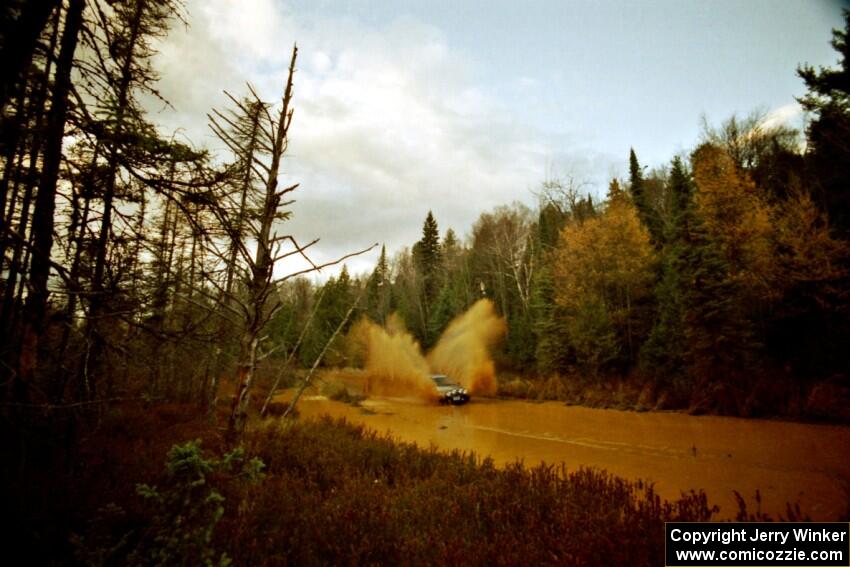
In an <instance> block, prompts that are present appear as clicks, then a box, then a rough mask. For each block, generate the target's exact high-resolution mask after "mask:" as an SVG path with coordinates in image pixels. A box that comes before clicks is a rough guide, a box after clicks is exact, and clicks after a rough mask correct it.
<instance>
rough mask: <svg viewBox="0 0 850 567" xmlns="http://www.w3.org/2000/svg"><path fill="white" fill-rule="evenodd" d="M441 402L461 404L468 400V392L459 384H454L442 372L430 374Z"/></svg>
mask: <svg viewBox="0 0 850 567" xmlns="http://www.w3.org/2000/svg"><path fill="white" fill-rule="evenodd" d="M431 380H433V381H434V386H435V388H436V390H437V396H438V398H439V400H440V403H441V404H453V405H461V404H465V403H466V402H468V401H469V392H467V391H466V388H464V387H463V386H461V385H460V384H455V383H454V382H452V381H451V380H449V377H448V376H446V375H444V374H435V375H433V376H431Z"/></svg>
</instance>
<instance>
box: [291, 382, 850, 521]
mask: <svg viewBox="0 0 850 567" xmlns="http://www.w3.org/2000/svg"><path fill="white" fill-rule="evenodd" d="M286 396H287V394H282V395H281V400H283V399H285V398H286ZM299 410H300V413H301V415H302V416H305V417H311V416H319V415H331V416H335V417H345V418H346V419H348V420H350V421H352V422H354V423H362V424H365V425H367V426H369V427H372V428H374V429H376V430H378V431H382V432H383V431H389V432H391V433H392V435H394V436H396V437H397V438H399V439H401V440H404V441H413V442H416V443H418V444H420V445H422V446H426V447H427V446H429V445H431V444H433V445H436V446H438V447H440V448H443V449H460V450H464V451H475V452H476V453H478V454H480V455H487V456H490V457H492V458H493V459H494V460H495V461H496V463H497V464H505V463H508V462H513V461H515V460H517V459H520V460H522V461H523V462H525V463H526V464H528V465H534V464H537V463H539V462H541V461H545V462H547V463H560V462H564V463H566V464H567V466H569V467H579V466H594V467H600V468H604V469H606V470H608V471H609V472H611V473H613V474H615V475H618V476H622V477H625V478H629V479H637V478H641V479H648V480H651V481H653V482H655V483H656V486H657V488H658V490H659V492H660V493H661V495H662V496H664V497H666V498H674V497H677V496H678V495H679V493H680V492H681V491H687V490H690V489H691V488H704V489H705V490H706V492H707V493H708V496H709V499H710V501H712V502H714V503H717V504H718V505H720V506H721V513H720V517H721V518H724V517H727V518H728V517H731V516H733V515H734V514H735V513H736V512H737V506H736V504H735V497H734V492H733V491H735V490H737V491H739V492H740V493H741V494H742V495H744V496H745V497H746V498H747V500H748V501H749V502H751V503H752V501H753V495H754V494H755V491H756V490H759V491H760V493H761V496H762V510H763V511H766V512H768V513H770V514H771V515H774V516H775V515H778V514H784V511H785V503H786V502H788V501H791V502H797V501H798V502H799V503H800V506H801V508H802V510H803V512H804V513H806V514H809V515H810V516H811V517H812V518H813V519H816V520H828V519H836V518H838V517H839V516H842V515H844V514H846V512H847V495H846V493H845V488H844V487H845V485H846V483H847V481H848V480H850V459H848V458H847V455H848V454H850V428H848V427H844V426H834V425H817V424H801V423H787V422H776V421H764V420H749V419H741V418H730V417H718V416H690V415H685V414H680V413H657V412H647V413H636V412H630V411H618V410H610V409H608V410H606V409H591V408H585V407H575V406H573V407H569V406H565V405H564V404H562V403H557V402H545V403H530V402H524V401H505V400H489V399H476V400H474V401H473V403H470V404H468V405H466V406H462V407H439V406H434V405H431V404H427V403H425V402H423V401H420V400H417V399H412V398H411V399H404V398H375V399H368V400H365V401H363V402H361V405H360V407H357V406H352V405H347V404H343V403H339V402H333V401H329V400H327V399H326V398H324V397H320V396H313V397H307V398H306V399H302V401H301V402H300V403H299Z"/></svg>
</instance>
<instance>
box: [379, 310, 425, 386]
mask: <svg viewBox="0 0 850 567" xmlns="http://www.w3.org/2000/svg"><path fill="white" fill-rule="evenodd" d="M367 333H368V334H367V338H368V342H367V350H366V382H365V384H363V391H364V393H366V394H379V395H388V396H403V395H411V394H412V395H416V396H420V397H423V398H426V399H434V398H436V395H435V393H434V386H433V384H432V382H431V378H430V369H429V368H428V362H427V361H426V360H425V358H424V357H423V356H422V351H421V349H420V348H419V343H418V342H416V340H415V339H414V338H413V336H412V335H411V334H410V333H408V332H407V330H406V329H405V327H404V323H403V322H402V321H401V318H400V317H398V316H397V315H395V314H393V315H392V316H390V318H389V319H388V320H387V324H386V327H385V328H384V327H380V326H378V325H376V324H374V323H371V322H370V323H369V324H368V331H367Z"/></svg>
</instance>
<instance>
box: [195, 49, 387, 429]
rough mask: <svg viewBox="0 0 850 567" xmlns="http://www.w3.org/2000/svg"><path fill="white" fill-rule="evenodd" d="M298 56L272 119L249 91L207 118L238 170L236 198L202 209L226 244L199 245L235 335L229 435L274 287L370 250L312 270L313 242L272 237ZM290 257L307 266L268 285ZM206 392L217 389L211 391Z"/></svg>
mask: <svg viewBox="0 0 850 567" xmlns="http://www.w3.org/2000/svg"><path fill="white" fill-rule="evenodd" d="M297 55H298V48H297V46H294V47H293V49H292V59H291V60H290V64H289V73H288V76H287V81H286V87H285V89H284V93H283V98H282V102H281V108H280V110H279V111H278V113H277V116H274V115H273V114H272V111H271V110H270V108H271V107H270V105H268V104H266V103H264V102H263V101H262V100H260V97H259V96H258V95H257V93H256V91H254V89H253V88H251V87H250V85H249V87H248V88H249V93H250V96H249V99H248V101H247V102H246V101H241V100H238V99H236V98H235V97H232V96H230V95H228V96H229V97H230V99H231V101H232V102H233V103H234V105H235V106H236V110H235V111H233V112H229V113H224V112H218V111H214V112H213V114H212V115H210V127H211V129H212V130H213V132H214V133H215V134H216V136H218V138H219V139H220V140H221V141H222V142H223V143H224V144H225V145H226V146H227V147H228V148H229V149H230V150H231V151H232V152H233V154H234V156H236V159H237V164H238V167H237V169H238V170H240V171H238V172H237V174H236V175H235V176H234V177H235V178H236V179H237V180H238V181H237V184H238V188H237V190H236V191H230V192H225V193H224V194H222V195H219V196H217V198H212V199H210V200H209V201H210V202H209V203H208V205H209V207H210V209H211V210H212V211H213V213H214V214H215V215H216V216H217V218H218V220H219V222H220V224H221V225H222V227H223V228H224V231H225V233H226V234H227V235H228V237H227V239H225V240H226V242H222V241H221V240H220V239H216V238H207V239H206V241H205V246H206V247H207V249H208V250H209V252H210V254H211V255H212V256H214V257H216V258H218V259H219V260H220V262H221V264H222V266H225V270H224V281H222V278H221V277H209V278H208V279H207V281H208V282H209V284H210V285H211V286H212V288H213V289H215V292H213V293H211V294H208V295H215V297H216V299H219V298H220V299H221V300H222V302H221V303H220V307H221V308H222V310H223V312H225V313H226V314H227V316H228V317H233V316H235V317H236V318H237V319H238V320H239V321H240V327H241V328H240V331H239V354H238V356H237V361H236V369H237V370H236V393H235V396H234V397H233V402H232V406H231V411H230V419H229V422H228V432H229V433H230V434H231V435H239V434H240V433H241V432H242V430H243V429H244V427H245V423H246V419H247V412H248V405H249V401H250V395H251V388H252V385H253V381H254V374H255V370H256V366H257V362H258V360H259V359H260V358H262V356H263V354H262V353H261V352H260V350H259V346H260V342H261V334H262V331H263V329H264V328H265V326H266V324H267V323H268V322H269V321H270V320H271V318H272V317H273V316H274V314H275V313H276V312H277V311H278V310H279V309H280V307H281V306H282V303H281V301H280V298H279V296H278V293H277V289H278V284H279V283H280V282H282V281H284V280H287V279H290V278H292V277H295V276H298V275H301V274H304V273H309V272H313V271H317V270H320V269H321V268H323V267H325V266H330V265H333V264H337V263H339V262H342V261H343V260H345V259H346V258H349V257H352V256H355V255H358V254H362V253H365V252H367V251H368V250H371V249H372V248H374V247H375V246H377V244H374V245H372V246H370V247H369V248H367V249H365V250H361V251H359V252H355V253H352V254H348V255H346V256H344V257H342V258H339V259H337V260H334V261H332V262H327V263H325V264H316V263H314V262H313V261H312V260H311V259H310V257H309V256H308V254H307V250H308V249H309V248H310V247H312V246H313V245H315V244H316V243H317V242H318V239H314V240H312V241H310V242H308V243H307V244H304V245H302V244H301V243H299V241H298V240H297V239H296V238H295V237H294V236H293V235H290V234H279V233H278V232H277V231H276V230H275V226H276V223H277V222H279V221H285V220H287V219H288V218H289V217H290V214H291V213H290V212H289V211H287V210H285V207H286V206H288V205H290V204H292V202H293V201H291V200H285V199H286V197H287V195H289V194H290V193H291V192H293V191H294V190H295V189H296V188H297V187H298V184H297V183H296V184H294V185H290V186H287V187H283V188H279V186H278V178H279V176H280V166H281V159H282V157H283V155H284V153H285V152H286V150H287V146H288V133H289V127H290V125H291V124H292V116H293V109H292V94H293V79H294V75H295V60H296V58H297ZM240 173H241V174H240ZM243 200H247V202H248V203H249V206H247V207H246V206H245V205H244V204H243ZM294 256H299V257H301V258H302V259H303V260H304V261H306V263H307V267H306V268H305V269H303V270H299V271H296V272H294V273H290V274H288V275H286V276H283V277H280V278H275V276H274V267H275V265H276V264H277V263H278V262H279V261H281V260H284V259H285V258H290V257H294ZM229 270H233V274H229ZM211 276H212V274H211ZM234 276H235V277H236V280H237V281H239V282H240V283H241V286H237V287H238V289H237V288H236V287H233V286H232V283H230V282H232V278H233V277H234ZM228 280H229V281H228ZM228 288H231V289H228ZM213 388H214V389H215V388H217V383H216V384H214V385H213ZM216 397H217V395H216V393H215V392H213V393H212V395H211V396H210V398H211V399H213V400H214V399H215V398H216Z"/></svg>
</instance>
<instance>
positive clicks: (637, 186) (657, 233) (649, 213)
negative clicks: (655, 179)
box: [617, 148, 663, 247]
mask: <svg viewBox="0 0 850 567" xmlns="http://www.w3.org/2000/svg"><path fill="white" fill-rule="evenodd" d="M617 188H619V183H618V184H617ZM629 195H630V196H631V198H632V203H634V205H635V208H637V211H638V217H639V218H640V221H641V222H642V223H643V225H644V226H645V227H646V229H647V230H648V231H649V236H650V239H651V240H652V242H653V244H655V246H656V247H659V246H660V244H661V242H662V238H663V235H662V228H661V219H660V217H659V215H658V211H656V210H655V209H654V208H653V207H652V205H651V203H650V199H649V195H648V194H647V187H646V181H645V180H644V178H643V168H642V167H641V165H640V163H639V162H638V159H637V155H635V150H634V148H631V149H629Z"/></svg>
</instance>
